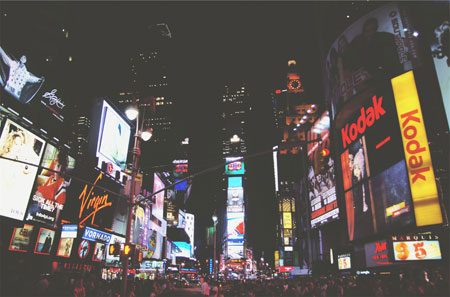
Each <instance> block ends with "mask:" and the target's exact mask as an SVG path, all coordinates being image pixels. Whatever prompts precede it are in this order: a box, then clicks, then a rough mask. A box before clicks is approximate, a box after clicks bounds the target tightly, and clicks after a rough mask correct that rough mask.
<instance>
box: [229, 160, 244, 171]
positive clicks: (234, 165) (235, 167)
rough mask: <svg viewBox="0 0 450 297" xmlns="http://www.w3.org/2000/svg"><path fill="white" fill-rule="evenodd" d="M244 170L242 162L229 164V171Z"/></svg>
mask: <svg viewBox="0 0 450 297" xmlns="http://www.w3.org/2000/svg"><path fill="white" fill-rule="evenodd" d="M241 169H242V163H241V162H233V163H229V164H228V170H229V171H236V170H241Z"/></svg>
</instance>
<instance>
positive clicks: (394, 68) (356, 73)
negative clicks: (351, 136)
mask: <svg viewBox="0 0 450 297" xmlns="http://www.w3.org/2000/svg"><path fill="white" fill-rule="evenodd" d="M413 32H414V28H413V26H412V23H411V21H410V20H409V19H408V15H407V14H406V13H405V11H404V10H403V9H402V8H400V7H398V6H397V5H395V4H389V5H384V6H382V7H380V8H378V9H376V10H373V11H372V12H370V13H368V14H366V15H365V16H363V17H361V18H360V19H358V20H357V21H356V22H354V23H353V24H352V25H351V26H349V27H348V28H347V29H346V30H345V31H344V32H343V33H342V34H341V35H340V36H339V37H338V38H337V39H336V41H335V42H334V43H333V44H332V46H331V48H330V50H329V52H328V55H327V58H326V62H325V65H326V68H325V70H326V71H325V73H326V74H327V75H326V78H325V81H326V84H325V86H326V90H325V94H326V96H327V98H328V99H329V100H330V102H331V104H332V112H333V114H336V112H337V111H339V109H341V107H342V106H343V104H344V103H345V102H347V101H348V100H349V99H350V98H351V97H352V96H353V95H354V94H357V93H358V92H360V91H362V90H364V89H365V88H366V87H367V86H369V84H370V82H371V81H374V80H377V79H390V78H392V77H393V76H395V75H398V74H400V73H401V72H403V71H407V70H411V69H413V68H415V67H417V66H418V65H419V64H420V61H419V56H418V53H419V49H418V46H417V38H416V37H414V36H413Z"/></svg>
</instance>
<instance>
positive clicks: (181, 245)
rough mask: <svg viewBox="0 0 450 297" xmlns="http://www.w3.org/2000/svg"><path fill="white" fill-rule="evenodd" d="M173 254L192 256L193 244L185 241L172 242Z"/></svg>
mask: <svg viewBox="0 0 450 297" xmlns="http://www.w3.org/2000/svg"><path fill="white" fill-rule="evenodd" d="M172 254H173V255H175V257H186V258H190V257H191V245H190V244H189V243H187V242H183V241H173V242H172Z"/></svg>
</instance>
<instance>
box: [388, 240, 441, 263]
mask: <svg viewBox="0 0 450 297" xmlns="http://www.w3.org/2000/svg"><path fill="white" fill-rule="evenodd" d="M392 245H393V249H394V258H395V261H423V260H441V259H442V254H441V248H440V246H439V240H427V241H394V242H393V243H392Z"/></svg>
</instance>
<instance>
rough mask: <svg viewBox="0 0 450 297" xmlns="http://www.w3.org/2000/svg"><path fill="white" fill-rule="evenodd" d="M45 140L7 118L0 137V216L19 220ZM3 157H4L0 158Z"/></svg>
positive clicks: (24, 207)
mask: <svg viewBox="0 0 450 297" xmlns="http://www.w3.org/2000/svg"><path fill="white" fill-rule="evenodd" d="M44 145H45V141H44V140H43V139H41V138H39V137H38V136H36V135H35V134H33V133H31V132H30V131H28V130H27V129H25V128H23V127H22V126H20V125H19V124H16V123H14V122H13V121H11V120H10V119H7V120H6V122H5V126H4V127H3V131H2V134H1V137H0V168H8V170H0V216H4V217H8V218H11V219H16V220H20V221H22V220H23V219H24V216H25V211H26V207H27V204H28V200H29V198H30V193H31V188H32V187H33V182H34V178H35V176H36V173H37V171H38V167H37V166H32V165H28V164H24V163H21V162H20V161H23V162H27V163H30V164H33V165H39V161H40V159H41V156H42V153H43V151H44ZM1 157H3V158H1Z"/></svg>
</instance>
